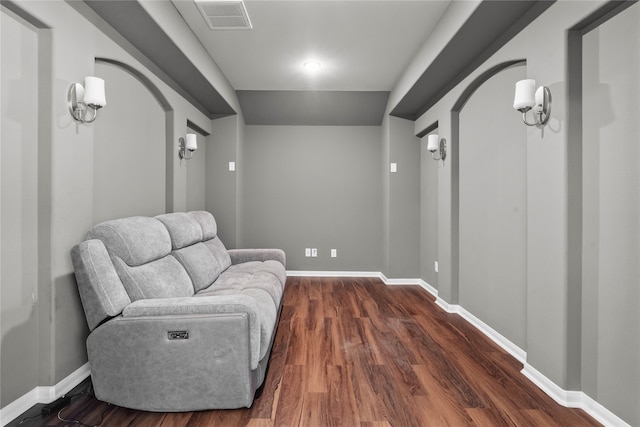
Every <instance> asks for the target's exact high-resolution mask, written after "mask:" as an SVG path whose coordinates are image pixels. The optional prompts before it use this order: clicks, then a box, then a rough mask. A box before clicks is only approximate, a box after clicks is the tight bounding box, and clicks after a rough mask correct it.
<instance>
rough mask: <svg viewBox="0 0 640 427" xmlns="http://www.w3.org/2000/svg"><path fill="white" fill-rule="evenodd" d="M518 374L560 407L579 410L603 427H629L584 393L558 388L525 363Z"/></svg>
mask: <svg viewBox="0 0 640 427" xmlns="http://www.w3.org/2000/svg"><path fill="white" fill-rule="evenodd" d="M520 372H521V373H522V375H524V376H525V377H527V378H528V379H529V380H531V382H533V383H534V384H535V385H536V386H537V387H538V388H539V389H540V390H542V391H544V392H545V393H546V394H548V395H549V396H550V397H551V398H552V399H553V400H555V401H556V402H557V403H558V404H560V405H562V406H566V407H567V408H580V409H582V410H584V411H585V412H586V413H588V414H589V415H591V416H592V417H593V418H595V419H596V420H597V421H599V422H600V423H602V424H603V425H605V426H611V427H631V426H630V425H629V424H627V423H626V422H625V421H624V420H622V419H620V418H619V417H618V416H617V415H615V414H614V413H613V412H611V411H609V410H608V409H607V408H605V407H604V406H602V405H601V404H599V403H598V402H596V401H595V400H593V399H592V398H591V397H589V396H588V395H587V394H586V393H584V392H582V391H571V390H564V389H562V388H560V387H558V385H556V384H555V383H554V382H553V381H551V380H550V379H549V378H547V377H545V376H544V375H543V374H542V373H540V372H539V371H538V370H536V369H535V368H534V367H533V366H531V365H529V364H527V363H525V364H524V368H522V371H520Z"/></svg>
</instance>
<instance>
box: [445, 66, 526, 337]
mask: <svg viewBox="0 0 640 427" xmlns="http://www.w3.org/2000/svg"><path fill="white" fill-rule="evenodd" d="M523 78H526V61H524V60H513V61H506V62H502V63H500V64H498V65H496V66H494V67H491V68H490V69H488V70H487V71H485V72H484V73H482V74H481V75H480V76H479V77H478V78H476V79H475V80H474V81H473V82H472V83H471V84H470V85H469V86H468V87H467V88H466V89H465V90H464V91H463V92H462V94H461V96H460V97H459V98H458V100H457V102H456V103H455V104H454V106H453V108H452V110H451V139H452V140H451V145H452V146H453V147H454V148H453V149H452V150H451V154H452V155H451V158H450V159H449V158H447V161H450V162H451V168H452V190H451V191H452V228H453V230H452V264H453V268H452V272H453V276H452V288H453V292H452V295H454V299H457V300H456V301H455V302H457V303H459V304H460V305H462V306H463V307H465V309H466V310H468V311H469V312H470V313H473V314H474V315H475V316H476V317H478V318H480V319H482V320H483V322H485V323H487V324H488V325H489V326H491V327H492V328H493V329H495V330H496V331H497V332H499V333H500V334H501V335H503V336H505V337H506V338H507V339H509V340H510V341H511V342H513V343H514V344H516V345H517V346H518V347H520V348H526V262H527V260H526V248H527V240H526V239H527V235H526V215H527V207H526V200H527V183H526V176H527V175H526V166H527V161H526V148H527V145H526V142H527V137H526V126H525V125H524V124H523V123H522V121H521V119H520V116H519V115H518V114H517V113H516V112H515V111H514V110H513V107H512V104H513V87H514V83H515V82H516V81H518V80H520V79H523ZM455 297H457V298H455Z"/></svg>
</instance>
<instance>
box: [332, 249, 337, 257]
mask: <svg viewBox="0 0 640 427" xmlns="http://www.w3.org/2000/svg"><path fill="white" fill-rule="evenodd" d="M337 257H338V250H337V249H331V258H337Z"/></svg>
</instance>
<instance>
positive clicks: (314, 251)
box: [311, 248, 318, 258]
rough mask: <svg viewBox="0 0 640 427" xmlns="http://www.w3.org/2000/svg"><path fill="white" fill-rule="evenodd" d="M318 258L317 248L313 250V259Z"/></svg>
mask: <svg viewBox="0 0 640 427" xmlns="http://www.w3.org/2000/svg"><path fill="white" fill-rule="evenodd" d="M317 256H318V249H316V248H311V257H312V258H315V257H317Z"/></svg>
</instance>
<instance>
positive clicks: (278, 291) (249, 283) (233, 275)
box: [198, 262, 284, 308]
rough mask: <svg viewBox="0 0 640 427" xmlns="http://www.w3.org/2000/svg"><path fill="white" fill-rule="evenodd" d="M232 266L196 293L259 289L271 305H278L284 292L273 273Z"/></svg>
mask: <svg viewBox="0 0 640 427" xmlns="http://www.w3.org/2000/svg"><path fill="white" fill-rule="evenodd" d="M254 265H256V266H258V265H260V266H261V265H263V263H258V262H256V263H255V264H254ZM232 268H233V266H232V267H230V268H229V269H227V271H225V272H224V273H222V274H221V275H220V277H218V280H216V282H215V283H214V284H213V285H212V286H210V287H209V288H207V289H204V290H202V291H200V292H199V293H198V294H199V295H208V294H211V293H212V292H213V293H220V291H225V290H229V291H234V292H237V291H243V290H245V289H260V290H262V291H264V292H266V293H267V294H268V295H269V296H270V297H271V302H272V304H273V306H274V307H276V308H277V307H278V305H279V304H280V300H281V299H282V293H283V292H284V285H283V284H282V283H281V282H280V281H279V280H278V278H277V277H276V276H275V275H273V274H271V273H269V272H264V271H260V270H258V269H256V270H255V272H253V271H251V270H249V269H246V270H245V271H242V270H241V269H235V270H232Z"/></svg>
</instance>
